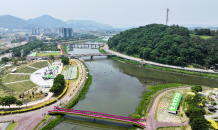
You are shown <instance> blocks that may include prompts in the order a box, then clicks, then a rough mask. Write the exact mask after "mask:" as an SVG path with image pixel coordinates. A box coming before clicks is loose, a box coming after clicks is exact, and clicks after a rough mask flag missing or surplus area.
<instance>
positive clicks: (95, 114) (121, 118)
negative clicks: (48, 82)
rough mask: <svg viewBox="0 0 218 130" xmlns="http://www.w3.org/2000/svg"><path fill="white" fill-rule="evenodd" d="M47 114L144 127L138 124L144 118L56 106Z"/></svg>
mask: <svg viewBox="0 0 218 130" xmlns="http://www.w3.org/2000/svg"><path fill="white" fill-rule="evenodd" d="M48 113H49V114H51V115H52V114H70V115H76V116H83V117H89V118H94V122H95V119H102V120H109V121H117V122H122V123H128V124H132V125H136V126H138V127H141V128H145V125H144V124H142V123H140V122H142V121H145V120H146V118H141V119H136V118H130V117H124V116H117V115H111V114H106V113H100V112H93V111H83V110H74V109H66V108H59V107H56V106H55V107H54V110H51V111H48Z"/></svg>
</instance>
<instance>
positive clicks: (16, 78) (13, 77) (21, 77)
mask: <svg viewBox="0 0 218 130" xmlns="http://www.w3.org/2000/svg"><path fill="white" fill-rule="evenodd" d="M29 79H30V75H25V74H9V75H8V76H7V77H6V78H5V83H10V82H16V81H22V80H29Z"/></svg>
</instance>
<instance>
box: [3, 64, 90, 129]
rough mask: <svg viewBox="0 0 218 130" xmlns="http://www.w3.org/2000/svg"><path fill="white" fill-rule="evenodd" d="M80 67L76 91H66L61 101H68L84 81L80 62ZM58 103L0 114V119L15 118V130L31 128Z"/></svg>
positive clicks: (84, 74)
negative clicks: (10, 113) (16, 123)
mask: <svg viewBox="0 0 218 130" xmlns="http://www.w3.org/2000/svg"><path fill="white" fill-rule="evenodd" d="M81 65H82V69H83V77H82V81H81V83H80V85H79V86H78V88H77V89H76V91H75V92H74V93H73V94H72V95H71V96H70V93H68V94H67V95H66V96H65V97H64V98H62V99H61V102H62V103H63V102H66V101H69V99H70V98H72V97H74V96H75V94H76V93H77V92H78V90H79V89H80V87H81V86H82V83H83V82H84V81H85V78H86V69H85V67H84V65H83V64H82V63H81ZM59 103H60V101H58V102H56V103H54V104H52V105H50V106H47V107H44V108H41V109H38V110H35V111H31V112H27V113H22V114H15V115H7V116H0V117H1V118H0V121H8V120H16V121H18V125H17V127H16V128H15V130H32V129H33V128H34V127H35V126H36V125H37V124H38V123H39V122H40V121H41V120H42V119H43V118H44V115H43V114H47V113H48V111H49V110H53V109H54V106H57V105H58V104H59Z"/></svg>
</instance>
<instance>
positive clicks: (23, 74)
mask: <svg viewBox="0 0 218 130" xmlns="http://www.w3.org/2000/svg"><path fill="white" fill-rule="evenodd" d="M46 66H48V62H47V61H36V62H31V63H29V64H27V65H20V66H15V67H13V68H11V69H8V70H7V72H6V73H5V74H4V75H3V78H2V84H1V86H0V95H1V97H2V96H8V95H13V96H15V97H17V98H18V97H19V95H21V94H23V93H24V92H26V91H29V92H30V91H31V92H32V91H33V92H34V91H35V90H36V89H33V88H34V87H36V86H37V85H36V84H35V83H33V82H32V81H31V80H30V76H31V74H32V73H33V72H35V71H37V70H38V69H40V68H44V67H46ZM15 68H16V71H15V72H13V73H12V72H11V70H12V69H15Z"/></svg>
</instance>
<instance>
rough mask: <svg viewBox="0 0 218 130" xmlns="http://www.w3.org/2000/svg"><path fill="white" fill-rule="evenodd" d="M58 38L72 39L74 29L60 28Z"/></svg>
mask: <svg viewBox="0 0 218 130" xmlns="http://www.w3.org/2000/svg"><path fill="white" fill-rule="evenodd" d="M58 37H59V38H71V37H73V29H72V28H59V29H58Z"/></svg>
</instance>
